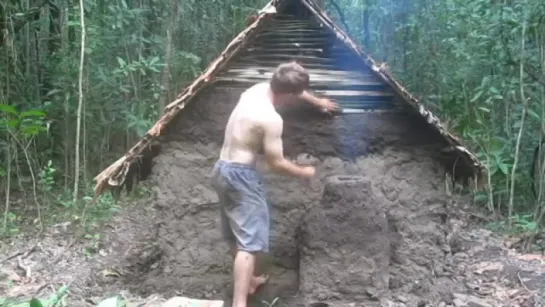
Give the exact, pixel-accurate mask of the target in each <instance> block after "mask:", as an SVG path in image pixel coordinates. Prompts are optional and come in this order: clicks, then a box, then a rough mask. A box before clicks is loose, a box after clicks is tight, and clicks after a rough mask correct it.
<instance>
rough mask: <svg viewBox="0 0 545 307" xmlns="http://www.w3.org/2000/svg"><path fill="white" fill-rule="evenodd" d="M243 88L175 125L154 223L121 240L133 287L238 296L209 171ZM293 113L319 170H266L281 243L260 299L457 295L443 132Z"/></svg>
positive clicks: (299, 150) (294, 136)
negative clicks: (351, 183)
mask: <svg viewBox="0 0 545 307" xmlns="http://www.w3.org/2000/svg"><path fill="white" fill-rule="evenodd" d="M239 95H240V91H239V92H235V91H232V90H231V91H222V90H220V89H215V90H210V91H208V92H205V93H203V94H201V95H200V97H198V100H197V101H195V102H194V103H192V104H191V105H190V106H188V107H187V110H185V111H184V112H183V114H181V115H180V116H179V118H178V119H177V120H176V122H175V123H173V124H172V125H171V126H170V127H169V131H168V134H167V135H166V137H165V138H164V140H163V146H162V151H161V154H160V155H159V156H157V157H156V158H155V160H154V165H153V170H152V175H151V177H150V180H151V182H152V183H153V186H154V189H155V195H156V198H155V200H154V202H153V207H152V208H150V212H149V213H148V214H147V216H146V217H141V218H140V219H141V221H139V222H138V223H140V225H146V226H139V227H136V226H135V229H138V231H137V234H134V233H133V234H132V238H133V240H132V241H131V242H124V243H122V244H118V249H119V251H123V253H124V257H122V260H123V261H124V262H128V263H129V265H128V266H127V267H126V269H127V271H128V272H129V274H127V275H126V276H127V278H126V280H125V282H126V283H127V284H129V287H130V288H131V290H133V291H137V292H140V293H142V294H144V295H146V294H150V293H161V294H165V295H175V294H180V295H187V296H191V297H195V298H218V297H224V298H228V297H229V296H230V295H231V291H232V281H231V272H232V270H231V269H232V263H231V261H232V260H231V256H230V252H229V250H228V246H227V244H226V243H225V242H224V241H223V240H222V239H221V234H220V231H219V211H218V207H217V197H216V195H215V193H214V192H213V190H212V189H211V187H210V185H209V181H208V180H209V174H210V171H211V169H212V166H213V165H214V163H215V161H216V159H217V157H218V153H219V148H220V146H221V142H222V140H223V131H224V127H225V124H226V123H227V119H228V116H229V114H230V112H231V110H232V108H233V107H234V104H235V103H236V100H237V99H238V97H239ZM284 117H285V120H286V123H285V128H284V147H285V151H286V153H287V154H288V155H289V156H291V157H295V156H297V155H300V154H308V155H311V156H313V157H314V158H316V160H317V161H318V162H317V165H316V166H317V175H316V177H315V178H313V179H312V180H300V179H294V178H286V177H284V176H278V175H274V174H267V175H266V186H267V189H268V191H267V192H268V199H269V203H270V208H271V218H272V220H273V221H272V230H271V253H270V255H269V256H268V257H266V258H265V261H264V262H263V263H261V264H260V265H259V270H260V271H266V272H267V273H268V274H270V275H271V280H270V282H269V284H268V285H267V286H265V287H264V288H263V289H262V290H261V291H260V293H259V295H258V298H257V300H258V301H259V300H262V299H264V300H269V301H270V300H272V299H274V298H275V297H276V296H280V297H281V298H283V299H286V298H289V297H292V299H291V301H290V303H289V304H288V305H289V306H295V305H298V304H301V305H303V306H310V304H311V303H315V302H323V303H326V304H329V305H328V306H342V304H345V303H346V304H349V303H357V304H361V303H366V305H365V306H375V305H374V304H377V305H376V306H379V305H378V304H380V298H381V297H386V296H388V297H390V296H392V295H394V294H395V293H402V294H403V297H405V298H406V301H407V304H408V306H413V305H412V304H409V303H410V302H414V306H417V305H418V304H419V303H421V302H439V301H449V300H451V298H449V295H451V294H450V293H452V291H454V290H455V289H458V288H460V287H462V286H461V285H459V284H458V283H456V282H455V281H453V280H452V279H451V278H450V277H448V276H449V274H450V273H449V272H450V270H451V268H450V264H449V262H448V259H449V255H450V254H451V247H450V245H449V242H448V240H447V237H448V235H449V231H450V230H449V226H448V219H449V212H448V208H449V204H450V203H451V202H452V201H451V200H449V198H450V197H449V196H447V195H446V194H445V192H444V175H445V173H444V172H445V171H444V166H443V164H442V161H441V158H440V156H439V155H438V154H437V153H438V152H439V150H440V148H442V146H444V144H443V143H442V142H441V140H440V139H439V137H438V136H437V135H436V134H434V133H433V132H430V131H429V129H428V128H427V126H426V124H425V123H424V122H422V120H421V119H420V118H417V117H415V116H414V115H409V114H393V113H384V114H372V113H370V114H359V115H347V116H339V117H336V118H331V117H326V116H323V115H320V114H319V113H316V112H315V111H313V110H312V109H308V108H305V107H300V108H299V109H298V110H290V111H289V112H286V113H284ZM339 175H341V176H357V178H358V179H357V182H363V183H362V186H360V187H359V188H358V189H346V187H343V184H342V183H339V182H338V178H337V182H336V183H335V184H331V182H332V181H331V180H334V179H331V178H330V177H331V176H339ZM328 182H329V184H328ZM326 187H327V188H326ZM339 191H340V192H339ZM343 191H344V192H343ZM354 193H355V194H354ZM150 206H151V205H150ZM379 217H380V218H379ZM135 229H132V230H131V229H126V231H127V232H130V231H134V230H135ZM115 236H119V237H120V238H121V237H124V236H125V234H123V233H118V234H116V235H115ZM113 240H115V238H113ZM258 305H261V303H258ZM258 305H256V306H258ZM401 306H405V305H401ZM432 306H436V305H434V304H433V303H432Z"/></svg>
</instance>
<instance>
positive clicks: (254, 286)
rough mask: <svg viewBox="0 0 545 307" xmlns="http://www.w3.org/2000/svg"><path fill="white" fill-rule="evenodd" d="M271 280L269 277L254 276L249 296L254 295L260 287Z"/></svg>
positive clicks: (265, 275) (264, 275)
mask: <svg viewBox="0 0 545 307" xmlns="http://www.w3.org/2000/svg"><path fill="white" fill-rule="evenodd" d="M268 280H269V275H267V274H263V275H260V276H252V280H251V281H250V288H249V289H248V293H249V294H254V293H255V292H256V291H257V289H258V288H259V286H261V285H263V284H264V283H266V282H267V281H268Z"/></svg>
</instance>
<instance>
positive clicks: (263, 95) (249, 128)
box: [220, 83, 314, 177]
mask: <svg viewBox="0 0 545 307" xmlns="http://www.w3.org/2000/svg"><path fill="white" fill-rule="evenodd" d="M283 125H284V122H283V120H282V117H281V116H280V114H278V112H276V109H275V106H274V104H273V98H272V93H271V91H270V86H269V83H259V84H256V85H254V86H252V87H251V88H249V89H248V90H246V91H245V92H244V93H242V95H241V97H240V100H239V102H238V103H237V105H236V106H235V109H234V110H233V112H232V113H231V116H230V117H229V121H228V122H227V126H226V128H225V137H224V142H223V147H222V149H221V152H220V160H222V161H227V162H236V163H241V164H247V165H255V164H256V163H257V160H258V153H259V151H260V150H261V149H263V151H264V152H265V158H266V162H267V164H268V166H269V167H270V168H272V169H273V170H277V171H279V172H282V173H286V174H290V175H294V176H301V177H311V176H312V175H313V174H314V168H313V167H310V166H303V167H301V166H297V165H295V164H293V163H291V162H290V161H288V160H286V159H285V158H284V153H283V145H282V130H283Z"/></svg>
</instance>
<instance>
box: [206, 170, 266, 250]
mask: <svg viewBox="0 0 545 307" xmlns="http://www.w3.org/2000/svg"><path fill="white" fill-rule="evenodd" d="M212 185H213V186H214V189H215V190H216V192H217V193H218V198H219V202H220V208H221V224H222V232H223V235H224V237H225V239H227V240H228V241H229V242H230V243H231V244H236V246H237V249H239V250H243V251H246V252H251V253H256V252H263V253H266V252H268V251H269V208H268V206H267V201H266V198H265V190H264V187H263V183H262V180H261V176H260V175H259V173H258V172H257V170H256V168H255V167H254V166H251V165H245V164H240V163H233V162H225V161H218V162H217V163H216V165H215V166H214V175H213V178H212Z"/></svg>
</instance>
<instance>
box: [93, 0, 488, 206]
mask: <svg viewBox="0 0 545 307" xmlns="http://www.w3.org/2000/svg"><path fill="white" fill-rule="evenodd" d="M289 1H300V2H301V3H302V4H303V5H304V6H305V7H306V8H307V9H308V10H309V11H310V12H311V13H312V14H313V15H314V16H315V17H316V18H317V19H318V20H319V21H320V22H322V23H323V24H324V25H325V27H326V28H327V29H329V30H330V31H332V32H333V33H334V34H335V35H336V37H337V38H338V39H339V40H340V41H342V42H343V43H344V44H346V46H347V47H348V48H349V49H351V50H352V51H353V52H355V53H356V54H357V55H358V56H359V58H361V59H362V61H363V62H364V64H365V65H367V66H369V67H370V68H371V69H372V70H373V71H374V72H375V73H376V75H377V76H378V77H379V78H380V79H381V80H383V81H384V82H386V83H387V84H388V85H390V86H391V88H392V89H393V90H394V92H395V93H396V94H397V95H398V96H399V97H401V98H402V99H401V100H402V101H404V102H406V103H408V104H409V105H410V106H412V107H413V108H414V109H415V110H416V111H417V112H418V113H419V114H420V115H421V116H422V117H424V119H425V120H426V122H427V123H428V124H430V126H431V127H432V128H434V130H436V131H437V132H438V133H439V134H440V135H441V136H442V137H443V138H444V139H445V140H446V141H447V142H448V143H449V145H450V147H449V148H447V150H448V151H452V152H455V153H456V154H458V155H459V156H460V157H461V158H463V159H464V160H465V162H466V163H467V164H468V165H469V166H470V167H471V168H472V170H473V173H474V180H475V186H476V187H478V188H480V187H482V186H484V184H485V181H484V175H485V172H486V168H485V166H484V165H483V164H482V163H481V162H480V161H479V160H478V159H477V157H476V156H475V155H474V154H473V153H471V152H470V151H469V150H468V149H466V148H465V147H464V146H463V145H462V143H461V141H460V140H459V139H458V138H457V137H455V136H454V135H452V134H451V133H450V132H449V131H448V130H447V129H446V128H445V127H444V126H443V125H442V124H441V121H440V119H439V118H438V117H437V116H434V115H433V114H432V113H431V112H430V111H429V110H427V109H426V108H425V107H424V105H423V104H422V103H421V102H420V101H419V100H418V99H417V98H416V97H414V96H413V95H412V94H411V93H410V92H409V91H408V90H407V89H406V88H405V87H404V86H403V85H402V84H401V83H400V82H399V81H397V80H396V79H395V78H394V77H393V76H392V75H391V74H390V73H389V72H388V71H387V70H386V65H385V64H384V63H382V64H378V63H377V62H376V61H375V60H374V59H373V58H372V57H371V56H370V55H369V54H368V53H366V52H365V51H364V50H363V49H362V47H361V46H359V45H358V44H357V43H355V42H354V41H353V40H352V39H351V38H350V37H349V36H348V35H347V34H346V33H345V32H344V31H343V30H342V29H341V28H340V27H338V26H337V25H336V24H335V22H333V20H332V19H331V18H330V17H329V16H328V15H327V14H326V13H325V12H324V11H323V10H322V9H321V8H319V7H318V6H317V5H316V3H315V2H314V0H271V1H270V2H269V3H268V4H267V5H265V7H264V8H263V9H262V10H260V11H259V13H258V16H257V18H256V19H255V20H254V22H253V23H252V24H250V25H249V26H248V27H247V28H246V29H244V30H243V31H242V32H240V33H239V34H238V35H237V36H236V37H235V38H234V39H233V40H232V41H231V42H230V43H229V44H228V45H227V47H226V48H225V49H224V50H223V51H222V52H221V54H220V55H219V56H218V57H217V58H216V59H215V60H214V61H212V62H211V63H210V64H209V65H208V67H207V68H206V70H205V71H204V73H203V74H201V75H200V76H199V77H198V78H197V79H196V80H195V81H194V82H193V83H192V84H190V85H189V86H187V87H186V88H185V89H184V90H183V91H182V92H181V93H180V94H178V96H177V98H176V99H175V100H174V101H172V102H171V103H170V104H168V105H167V106H166V107H165V109H164V115H163V116H162V117H161V118H160V119H159V120H158V121H157V122H156V123H155V124H154V125H153V127H152V128H151V129H150V130H149V131H148V132H147V133H146V134H145V135H144V136H143V137H142V139H140V140H139V141H138V142H137V143H136V144H135V145H134V146H133V147H132V148H131V149H129V151H128V152H127V153H126V154H125V155H124V156H123V157H121V158H119V159H118V160H117V161H116V162H114V163H113V164H111V165H110V166H109V167H107V168H106V169H104V170H103V171H102V172H101V173H100V174H98V175H97V176H96V177H95V178H94V180H95V181H96V186H95V194H96V196H95V199H96V198H97V197H98V196H100V195H101V194H102V193H104V192H105V191H106V190H108V189H109V188H111V187H120V186H122V185H123V183H124V182H125V178H126V176H127V174H128V172H129V169H130V167H131V164H133V163H134V162H135V161H137V160H138V159H139V158H140V157H141V156H142V154H143V152H145V150H146V149H148V148H149V147H150V146H151V144H152V142H153V141H154V140H155V139H156V138H158V137H159V136H161V135H162V133H163V132H164V131H165V128H166V126H167V125H168V124H169V123H170V122H171V121H172V120H173V119H174V118H175V117H176V115H178V113H179V112H180V111H182V110H183V109H184V108H185V107H186V105H187V104H188V103H189V102H191V101H192V98H193V97H195V95H197V94H198V93H199V92H200V91H201V90H202V89H204V88H205V87H207V86H208V85H210V84H212V83H213V82H211V81H213V77H214V76H215V75H216V74H217V73H218V72H220V71H221V70H222V69H223V68H224V67H225V66H226V65H227V64H228V63H229V61H230V60H231V59H232V58H233V57H234V56H236V55H237V54H238V53H239V52H240V51H241V49H242V47H244V46H245V45H246V44H247V43H248V42H249V41H250V40H251V39H252V38H253V37H254V35H255V34H256V32H257V31H258V30H259V29H261V28H262V27H263V26H264V25H266V24H267V22H269V21H270V19H271V18H272V16H274V15H275V14H276V13H277V12H278V11H281V10H282V8H283V7H285V5H287V4H288V2H289Z"/></svg>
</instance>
